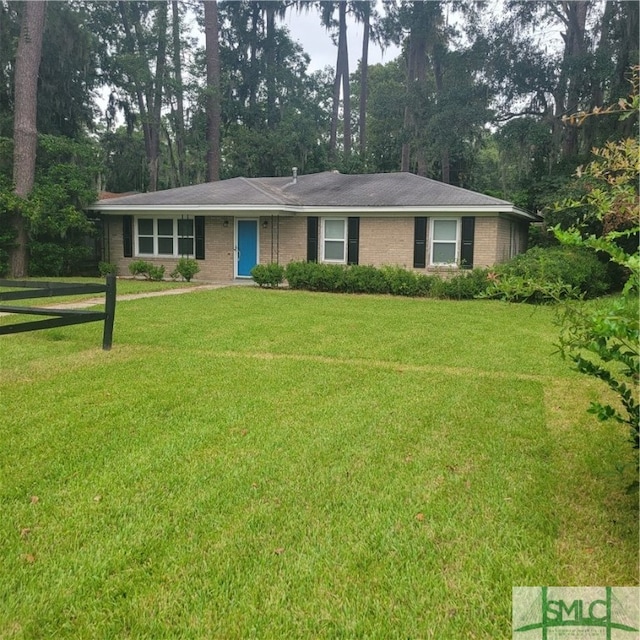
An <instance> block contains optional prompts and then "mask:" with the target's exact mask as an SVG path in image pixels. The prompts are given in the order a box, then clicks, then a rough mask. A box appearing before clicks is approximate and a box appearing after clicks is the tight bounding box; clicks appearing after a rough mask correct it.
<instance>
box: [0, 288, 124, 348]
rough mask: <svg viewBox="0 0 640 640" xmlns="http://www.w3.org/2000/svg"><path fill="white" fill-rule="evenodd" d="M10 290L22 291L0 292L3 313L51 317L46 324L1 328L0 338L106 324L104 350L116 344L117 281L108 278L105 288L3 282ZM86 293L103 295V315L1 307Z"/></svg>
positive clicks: (94, 312)
mask: <svg viewBox="0 0 640 640" xmlns="http://www.w3.org/2000/svg"><path fill="white" fill-rule="evenodd" d="M3 287H10V288H16V289H22V291H4V292H0V312H5V313H17V314H28V315H34V316H52V317H50V318H48V319H45V320H33V321H31V322H18V323H15V324H6V325H3V326H0V335H7V334H10V333H22V332H23V331H38V330H40V329H51V328H53V327H65V326H67V325H71V324H83V323H85V322H98V321H101V320H103V321H104V330H103V333H102V348H103V349H104V350H105V351H108V350H109V349H111V343H112V341H113V321H114V319H115V314H116V277H115V276H114V275H108V276H107V278H106V283H105V284H84V283H82V284H79V283H71V282H69V283H66V282H36V281H35V280H2V279H0V288H3ZM87 293H104V294H105V309H104V311H91V310H86V309H55V308H50V307H16V306H7V305H3V304H1V303H2V302H4V301H10V300H30V299H32V298H46V297H55V296H71V295H77V294H82V295H85V294H87Z"/></svg>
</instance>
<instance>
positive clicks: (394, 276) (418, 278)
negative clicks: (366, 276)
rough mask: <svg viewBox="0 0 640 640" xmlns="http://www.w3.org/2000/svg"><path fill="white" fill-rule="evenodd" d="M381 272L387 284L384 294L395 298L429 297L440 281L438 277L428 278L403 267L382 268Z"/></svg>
mask: <svg viewBox="0 0 640 640" xmlns="http://www.w3.org/2000/svg"><path fill="white" fill-rule="evenodd" d="M380 272H381V273H382V274H383V276H384V279H385V283H386V291H384V293H390V294H391V295H394V296H413V297H415V296H428V295H429V293H430V291H431V288H432V286H433V284H434V282H435V281H436V280H438V278H437V277H436V276H426V275H424V274H421V273H417V272H415V271H409V270H408V269H403V268H402V267H381V268H380Z"/></svg>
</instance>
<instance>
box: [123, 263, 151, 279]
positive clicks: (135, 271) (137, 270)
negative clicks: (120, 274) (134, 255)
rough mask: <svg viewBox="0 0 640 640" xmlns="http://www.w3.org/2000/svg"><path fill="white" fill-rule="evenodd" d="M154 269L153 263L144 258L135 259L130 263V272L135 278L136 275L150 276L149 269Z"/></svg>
mask: <svg viewBox="0 0 640 640" xmlns="http://www.w3.org/2000/svg"><path fill="white" fill-rule="evenodd" d="M151 269H153V265H152V264H151V263H150V262H145V261H144V260H134V261H133V262H131V263H130V264H129V273H131V275H132V276H133V277H134V278H135V277H136V276H144V277H145V278H148V277H149V271H150V270H151Z"/></svg>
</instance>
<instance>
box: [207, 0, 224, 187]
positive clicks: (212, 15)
mask: <svg viewBox="0 0 640 640" xmlns="http://www.w3.org/2000/svg"><path fill="white" fill-rule="evenodd" d="M204 33H205V49H206V64H207V94H206V95H207V100H206V113H207V182H214V181H215V180H219V179H220V51H219V40H218V3H217V0H204Z"/></svg>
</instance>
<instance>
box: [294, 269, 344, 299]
mask: <svg viewBox="0 0 640 640" xmlns="http://www.w3.org/2000/svg"><path fill="white" fill-rule="evenodd" d="M344 271H345V267H344V266H342V265H337V264H320V263H318V262H290V263H289V264H288V265H287V267H286V269H285V277H286V279H287V282H288V283H289V287H290V288H291V289H305V290H307V291H330V292H343V286H344V284H343V281H344Z"/></svg>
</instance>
